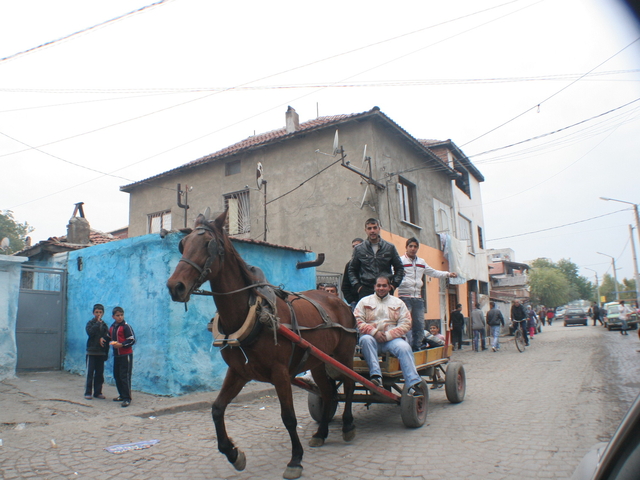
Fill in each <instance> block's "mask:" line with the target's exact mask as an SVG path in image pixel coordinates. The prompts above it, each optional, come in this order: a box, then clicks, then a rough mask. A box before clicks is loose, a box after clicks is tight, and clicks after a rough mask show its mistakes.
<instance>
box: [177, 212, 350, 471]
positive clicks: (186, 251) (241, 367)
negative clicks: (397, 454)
mask: <svg viewBox="0 0 640 480" xmlns="http://www.w3.org/2000/svg"><path fill="white" fill-rule="evenodd" d="M225 219H226V212H224V213H223V214H221V215H220V216H219V217H218V218H217V219H215V220H214V221H212V222H209V221H208V220H207V219H206V218H205V216H203V215H199V216H198V218H197V219H196V222H195V226H194V229H193V230H184V233H188V235H187V236H186V237H184V238H183V239H182V240H181V242H180V250H181V252H182V254H183V255H182V258H181V260H180V262H179V263H178V265H177V267H176V269H175V271H174V272H173V275H171V278H169V280H168V281H167V287H168V288H169V292H170V293H171V298H172V299H173V300H174V301H176V302H187V301H188V300H189V297H190V295H191V294H192V293H193V291H194V290H196V289H198V288H199V287H200V285H201V284H202V283H203V282H205V281H206V280H209V282H210V285H211V290H212V292H213V299H214V301H215V304H216V306H217V308H218V315H219V321H218V322H219V323H218V325H219V329H220V331H222V332H225V333H229V332H237V331H238V330H239V329H240V328H241V327H242V326H243V323H244V322H245V319H246V318H248V314H249V310H250V301H251V297H252V296H254V297H255V294H256V292H255V287H256V286H257V285H259V284H260V283H261V281H260V279H258V278H256V276H255V275H254V274H253V273H252V270H251V269H250V268H249V267H248V266H247V264H246V263H245V262H244V260H242V258H241V257H240V255H239V254H238V252H237V251H236V250H235V248H234V247H233V245H232V244H231V241H230V240H229V237H228V236H227V235H226V234H225V232H224V230H223V226H224V223H225ZM302 295H303V296H304V297H306V298H308V299H310V300H312V301H313V302H315V303H317V304H319V305H320V306H321V308H322V309H324V310H325V311H326V312H327V314H328V316H329V318H330V319H331V321H332V322H333V324H335V327H339V326H343V327H345V328H316V329H313V328H314V327H318V326H319V325H321V324H322V323H323V318H322V317H321V315H320V313H319V310H318V309H317V308H316V307H315V306H314V305H312V303H311V302H310V301H308V300H306V298H301V297H295V300H294V301H291V302H290V304H287V303H285V301H284V300H282V299H281V298H280V297H277V300H276V307H277V317H278V319H279V321H280V323H281V324H285V325H286V324H294V323H296V322H297V324H298V325H299V326H300V327H301V332H302V336H303V337H304V338H305V339H306V340H307V341H309V342H310V343H311V344H312V345H313V346H315V347H317V348H318V349H320V350H322V351H323V352H324V353H326V354H328V355H331V356H332V357H333V358H335V359H336V360H338V361H339V362H341V363H343V364H344V365H346V366H347V367H349V368H352V366H353V354H354V350H355V345H356V335H355V333H353V331H352V329H353V328H354V327H355V320H354V318H353V315H352V314H351V311H350V309H349V307H348V306H347V305H346V304H345V303H344V302H342V301H341V300H340V299H339V298H338V297H335V296H333V295H329V294H327V293H325V292H321V291H318V290H310V291H307V292H303V293H302ZM290 308H292V309H293V311H294V312H295V314H294V315H293V317H294V318H292V315H291V311H290ZM325 323H326V322H325ZM325 326H326V325H325ZM305 328H308V329H306V330H305ZM221 355H222V358H223V359H224V361H225V362H226V363H227V365H228V366H229V368H228V370H227V374H226V376H225V379H224V382H223V384H222V388H221V390H220V393H219V394H218V397H217V398H216V400H215V401H214V403H213V406H212V409H211V414H212V417H213V422H214V424H215V428H216V433H217V437H218V449H219V450H220V452H221V453H223V454H224V455H226V457H227V460H229V462H231V464H233V466H234V467H235V468H236V469H237V470H243V469H244V468H245V466H246V457H245V454H244V453H243V452H242V451H241V450H240V449H238V448H237V447H236V446H235V445H234V444H233V442H232V440H231V439H230V438H229V437H228V435H227V431H226V427H225V423H224V413H225V410H226V408H227V405H228V404H229V402H231V401H232V400H233V399H234V398H235V397H236V395H238V393H240V391H241V390H242V387H244V385H245V384H246V383H247V382H249V381H250V380H257V381H260V382H268V383H271V384H273V385H274V386H275V388H276V391H277V393H278V399H279V400H280V409H281V417H282V421H283V423H284V425H285V427H286V428H287V431H288V432H289V436H290V437H291V461H290V462H289V463H288V464H287V468H286V470H285V472H284V475H283V476H284V478H298V477H300V475H301V474H302V465H301V462H302V455H303V449H302V444H301V443H300V439H299V438H298V433H297V431H296V426H297V420H296V416H295V412H294V408H293V395H292V391H291V380H292V378H293V377H294V376H295V375H296V374H298V373H300V372H302V371H305V370H311V372H312V375H313V379H314V381H315V383H316V384H317V385H318V388H319V390H320V392H321V398H322V402H323V403H322V404H323V407H324V408H323V414H322V419H321V421H320V424H319V427H318V431H317V432H316V433H315V434H314V435H313V437H312V438H311V440H310V441H309V445H310V446H312V447H319V446H321V445H322V444H323V443H324V440H325V439H326V438H327V435H328V433H329V427H328V424H329V421H330V420H331V416H332V415H333V412H331V411H330V410H331V406H332V400H333V401H334V403H333V404H334V405H335V394H336V391H335V381H334V380H332V379H331V378H329V376H328V375H327V373H326V369H325V365H324V364H323V363H322V362H320V360H317V359H316V358H315V357H312V356H308V355H305V351H304V350H302V349H301V348H300V347H297V346H295V345H294V344H292V343H291V342H290V341H289V340H286V339H285V338H284V337H282V336H281V335H277V337H276V336H275V335H274V331H273V330H272V329H269V328H266V327H265V328H262V331H261V332H260V333H259V334H258V335H257V338H255V340H254V341H252V342H251V343H250V344H248V345H244V346H240V347H229V348H223V349H222V350H221ZM307 357H308V358H307ZM341 380H343V381H344V383H343V385H344V392H345V405H344V413H343V415H342V421H343V426H342V432H343V434H342V436H343V438H344V440H346V441H350V440H352V439H353V438H354V437H355V426H354V424H353V415H352V413H351V402H352V398H353V392H354V381H353V380H352V379H350V378H341Z"/></svg>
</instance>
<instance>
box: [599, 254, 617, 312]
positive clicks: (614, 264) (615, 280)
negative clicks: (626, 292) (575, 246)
mask: <svg viewBox="0 0 640 480" xmlns="http://www.w3.org/2000/svg"><path fill="white" fill-rule="evenodd" d="M596 253H597V254H598V255H604V256H605V257H609V258H610V259H611V264H612V265H613V283H614V288H615V294H616V302H617V301H618V300H620V296H619V294H618V275H617V274H616V259H615V258H614V257H612V256H611V255H607V254H606V253H601V252H596Z"/></svg>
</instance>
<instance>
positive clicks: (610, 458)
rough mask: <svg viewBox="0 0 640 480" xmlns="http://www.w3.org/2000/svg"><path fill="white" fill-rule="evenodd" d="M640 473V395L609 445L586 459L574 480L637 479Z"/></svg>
mask: <svg viewBox="0 0 640 480" xmlns="http://www.w3.org/2000/svg"><path fill="white" fill-rule="evenodd" d="M638 472H640V395H638V397H636V400H635V401H634V402H633V405H631V408H630V409H629V411H628V412H627V414H626V415H625V417H624V418H623V419H622V422H620V426H619V427H618V430H616V433H614V434H613V437H611V440H610V441H609V442H608V443H598V444H596V445H594V446H593V447H592V448H591V450H590V451H589V452H588V453H587V454H586V455H585V456H584V458H583V459H582V461H581V462H580V464H579V465H578V468H576V470H575V472H573V476H572V477H571V480H614V479H615V480H637V478H638Z"/></svg>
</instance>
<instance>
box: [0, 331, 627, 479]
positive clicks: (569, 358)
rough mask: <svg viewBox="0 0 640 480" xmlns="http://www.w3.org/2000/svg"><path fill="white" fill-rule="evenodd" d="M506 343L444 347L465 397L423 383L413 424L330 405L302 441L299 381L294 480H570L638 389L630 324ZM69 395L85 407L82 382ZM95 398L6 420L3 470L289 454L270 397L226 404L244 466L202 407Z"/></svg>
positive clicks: (96, 468)
mask: <svg viewBox="0 0 640 480" xmlns="http://www.w3.org/2000/svg"><path fill="white" fill-rule="evenodd" d="M502 340H503V348H502V350H501V351H500V352H497V353H493V352H491V351H490V350H487V351H485V352H481V353H474V352H472V351H470V349H469V348H468V347H467V350H466V351H462V352H454V358H455V359H456V360H459V361H462V362H463V363H464V365H465V369H466V373H467V395H466V399H465V401H464V402H463V403H461V404H457V405H454V404H450V403H449V402H448V401H447V399H446V396H445V393H444V390H443V389H440V390H436V391H430V394H431V396H430V404H429V416H428V417H427V423H426V424H425V425H424V427H422V428H418V429H407V428H405V427H404V425H403V423H402V420H401V418H400V408H399V407H396V406H392V405H382V404H376V405H373V406H371V408H370V409H369V410H367V409H366V408H365V407H364V406H363V405H361V404H355V405H354V416H355V421H356V426H357V436H356V438H355V440H354V441H353V442H351V443H350V444H346V443H345V442H344V441H343V440H342V436H341V430H340V422H339V421H336V420H338V419H339V415H337V416H336V420H334V421H333V422H332V423H331V426H330V435H329V438H328V439H327V442H326V444H325V445H324V446H323V447H321V448H316V449H312V448H310V447H307V446H306V444H307V442H308V440H309V438H310V437H311V435H312V434H313V433H314V431H315V428H316V423H315V422H314V421H313V420H312V419H311V417H310V416H309V413H308V411H307V396H306V393H304V392H302V391H300V390H295V401H296V412H297V415H298V428H299V431H300V434H301V438H302V440H303V445H304V446H305V456H304V459H303V465H304V472H303V477H302V478H306V479H365V478H366V479H371V478H416V479H417V478H425V479H432V478H433V479H440V478H447V479H462V478H465V479H467V478H478V479H487V478H488V479H534V478H567V477H569V476H570V475H571V473H572V472H573V470H574V469H575V467H576V466H577V464H578V462H579V461H580V459H581V458H582V456H583V455H584V454H585V453H586V452H587V450H588V449H589V448H590V447H591V446H592V445H593V444H594V443H597V442H599V441H606V440H608V439H609V437H610V435H611V434H612V433H613V431H614V430H615V428H616V427H617V425H618V422H619V421H620V419H621V418H622V416H623V415H624V413H625V412H626V409H627V408H628V406H629V404H630V403H631V401H632V400H633V399H634V398H635V396H636V395H637V394H638V392H639V390H640V369H639V368H638V364H639V362H638V360H639V359H640V353H637V352H636V350H637V349H639V348H640V343H639V342H638V337H637V335H636V332H632V333H631V334H630V335H629V336H626V337H624V336H622V335H619V334H618V333H617V332H607V331H606V330H605V329H603V328H602V327H591V326H589V327H571V328H564V327H563V326H562V325H554V326H553V327H546V328H545V330H544V331H543V333H542V334H540V335H537V336H536V338H535V339H534V340H532V342H531V346H530V347H529V348H528V349H527V350H526V351H525V352H524V353H519V352H518V351H517V350H516V349H515V346H514V344H513V342H512V340H511V337H506V338H503V339H502ZM79 384H80V385H81V384H82V381H80V382H79ZM4 396H5V398H4V399H3V402H7V401H21V399H20V395H18V394H15V395H14V394H12V395H11V399H9V400H7V396H6V395H4ZM214 396H215V394H211V400H213V398H214ZM14 397H15V399H14ZM77 398H78V403H82V389H81V388H80V389H79V390H78V392H77ZM134 402H135V400H134ZM160 403H161V402H160V401H159V403H158V404H160ZM92 406H93V411H92V413H91V414H80V413H78V414H77V415H76V416H74V415H66V416H65V415H61V416H60V418H55V417H58V415H55V405H54V406H52V407H50V408H51V411H48V412H46V413H47V415H49V416H50V417H51V420H50V421H38V422H36V421H34V422H26V423H25V425H24V428H21V427H19V425H18V426H16V425H17V423H18V422H5V423H4V424H2V425H1V426H0V428H1V429H2V430H1V432H0V438H2V446H1V447H0V472H1V473H2V478H4V479H14V478H15V479H22V478H38V479H67V478H81V479H111V478H119V479H127V478H130V479H159V478H162V479H174V478H185V479H186V478H189V479H219V478H230V479H255V478H273V479H277V478H281V475H282V472H283V471H284V468H285V466H286V463H287V462H288V460H289V457H290V443H289V437H288V435H287V433H286V430H285V428H284V427H283V425H282V422H281V420H280V411H279V404H278V401H277V399H276V398H274V397H273V396H261V397H258V398H254V399H253V400H251V401H245V402H240V403H234V404H232V405H230V406H229V408H228V410H227V417H226V418H227V427H228V430H229V434H230V436H231V437H232V438H233V439H234V441H235V442H236V444H237V445H238V446H239V447H240V448H241V449H242V450H244V452H245V453H246V455H247V468H246V470H245V471H244V472H236V471H235V470H234V469H233V467H232V466H231V465H230V464H228V463H227V461H226V459H225V458H224V457H223V456H222V455H221V454H219V453H218V451H217V445H216V442H215V438H214V437H215V433H214V428H213V423H212V421H211V416H210V413H209V411H208V410H202V409H200V410H193V411H186V412H177V413H170V414H158V415H156V414H154V413H149V412H145V413H144V414H143V413H141V412H140V411H139V410H138V411H136V410H133V409H122V408H119V405H118V404H113V402H111V401H101V402H100V401H95V402H94V403H93V404H92ZM133 406H134V405H132V407H133ZM76 410H81V408H80V407H76ZM340 412H341V410H339V413H340ZM41 413H42V412H41ZM43 418H46V417H43ZM54 419H55V421H54ZM16 420H20V419H16ZM16 428H19V429H16ZM20 428H21V429H20ZM52 439H55V444H54V443H52ZM152 439H156V440H159V443H157V444H156V445H154V446H152V447H150V448H148V449H146V450H136V451H130V452H126V453H122V454H111V453H108V452H107V451H105V450H104V449H105V447H108V446H111V445H115V444H126V443H132V442H139V441H143V440H152Z"/></svg>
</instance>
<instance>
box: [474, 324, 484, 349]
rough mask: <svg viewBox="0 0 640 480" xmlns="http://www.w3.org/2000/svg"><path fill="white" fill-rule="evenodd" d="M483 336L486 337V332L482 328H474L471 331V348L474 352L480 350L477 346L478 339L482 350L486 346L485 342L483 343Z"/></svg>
mask: <svg viewBox="0 0 640 480" xmlns="http://www.w3.org/2000/svg"><path fill="white" fill-rule="evenodd" d="M485 337H486V333H485V330H484V328H483V329H482V330H474V331H473V349H474V350H475V351H476V352H477V351H479V350H480V349H479V348H478V347H479V343H480V340H482V349H483V350H484V349H485V348H486V347H485V344H484V339H485Z"/></svg>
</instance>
